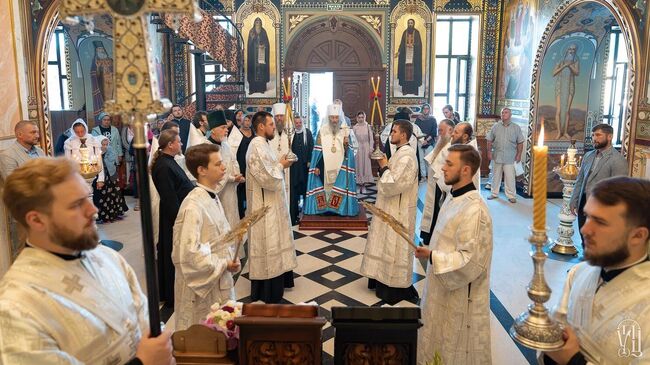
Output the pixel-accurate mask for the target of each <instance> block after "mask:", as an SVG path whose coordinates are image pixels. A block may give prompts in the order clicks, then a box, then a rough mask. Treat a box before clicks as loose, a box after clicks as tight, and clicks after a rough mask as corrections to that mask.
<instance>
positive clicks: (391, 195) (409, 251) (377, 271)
mask: <svg viewBox="0 0 650 365" xmlns="http://www.w3.org/2000/svg"><path fill="white" fill-rule="evenodd" d="M417 200H418V161H417V159H416V157H415V150H414V149H413V148H412V147H411V146H409V145H408V144H406V145H404V146H402V147H400V148H399V149H398V150H397V151H396V152H395V154H394V155H393V156H392V157H391V159H390V160H389V161H388V170H386V171H385V172H384V174H383V175H381V177H380V178H379V182H378V183H377V202H376V203H375V206H376V207H377V208H380V209H383V210H384V211H386V212H387V213H388V214H390V215H392V216H393V217H394V218H395V219H397V221H399V222H400V223H402V224H403V225H404V227H406V228H407V229H408V235H409V237H413V235H414V234H415V217H416V209H417ZM413 257H414V250H413V248H412V247H411V246H410V245H409V244H408V243H407V242H406V240H405V239H404V238H402V237H401V236H399V235H398V234H397V233H395V231H394V230H393V229H391V228H390V226H388V224H387V223H386V222H384V221H382V220H380V219H378V218H376V217H375V219H373V220H372V223H371V225H370V231H369V232H368V240H367V243H366V249H365V252H364V254H363V261H362V262H361V274H362V275H364V276H366V277H368V278H371V279H376V280H377V281H379V282H381V283H383V284H385V285H387V286H389V287H393V288H408V287H409V286H411V284H412V277H413Z"/></svg>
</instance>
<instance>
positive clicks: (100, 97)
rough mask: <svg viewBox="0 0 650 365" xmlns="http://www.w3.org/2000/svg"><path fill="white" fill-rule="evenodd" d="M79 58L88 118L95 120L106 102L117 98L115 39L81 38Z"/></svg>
mask: <svg viewBox="0 0 650 365" xmlns="http://www.w3.org/2000/svg"><path fill="white" fill-rule="evenodd" d="M79 60H80V62H81V69H82V72H83V79H84V88H85V93H86V111H87V113H88V118H89V119H90V118H91V117H92V119H93V122H94V117H95V116H96V115H98V114H99V113H100V112H101V111H103V110H104V103H105V102H106V101H107V100H112V99H114V98H115V85H114V79H113V74H114V72H115V70H114V67H113V64H114V62H113V41H112V40H111V39H109V38H106V37H99V36H96V37H87V38H83V39H81V40H80V43H79ZM89 122H90V120H89ZM89 124H92V123H89Z"/></svg>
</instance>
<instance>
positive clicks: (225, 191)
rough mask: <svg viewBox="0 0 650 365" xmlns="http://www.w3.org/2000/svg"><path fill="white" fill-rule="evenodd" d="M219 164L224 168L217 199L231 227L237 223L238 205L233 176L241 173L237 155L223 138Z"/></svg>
mask: <svg viewBox="0 0 650 365" xmlns="http://www.w3.org/2000/svg"><path fill="white" fill-rule="evenodd" d="M219 151H220V152H221V164H222V165H223V166H224V167H225V168H226V171H225V175H224V178H223V179H222V180H221V181H220V182H219V184H218V185H217V191H218V192H219V200H221V203H222V204H223V210H224V211H225V213H226V219H228V223H230V226H231V227H234V226H236V225H237V223H239V207H238V205H237V185H239V183H238V182H236V181H235V176H237V175H239V174H241V172H240V171H239V163H237V156H235V154H233V152H232V149H231V148H230V145H228V142H226V141H225V140H224V141H223V142H221V148H220V150H219Z"/></svg>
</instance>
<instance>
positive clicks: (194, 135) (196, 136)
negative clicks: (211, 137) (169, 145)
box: [185, 124, 208, 151]
mask: <svg viewBox="0 0 650 365" xmlns="http://www.w3.org/2000/svg"><path fill="white" fill-rule="evenodd" d="M207 142H208V137H206V136H205V134H204V133H203V132H202V131H201V130H200V129H197V128H196V127H195V126H194V124H190V134H189V136H188V137H187V146H186V148H185V150H186V151H187V149H188V148H190V147H192V146H196V145H199V144H201V143H207Z"/></svg>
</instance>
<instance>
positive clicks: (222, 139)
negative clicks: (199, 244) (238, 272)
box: [208, 110, 246, 253]
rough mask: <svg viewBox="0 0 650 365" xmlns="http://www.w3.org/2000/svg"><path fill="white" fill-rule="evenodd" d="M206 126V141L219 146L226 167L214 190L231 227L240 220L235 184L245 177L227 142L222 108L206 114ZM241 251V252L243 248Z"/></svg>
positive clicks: (225, 123) (226, 128)
mask: <svg viewBox="0 0 650 365" xmlns="http://www.w3.org/2000/svg"><path fill="white" fill-rule="evenodd" d="M208 127H209V129H210V137H208V142H210V143H214V144H216V145H218V146H219V147H220V154H221V163H222V164H223V165H224V167H225V168H226V175H225V178H224V179H222V180H221V181H219V183H218V184H217V188H216V190H217V192H218V193H219V199H220V200H221V203H222V204H223V209H224V211H225V213H226V218H227V219H228V223H230V226H231V227H234V226H236V225H237V224H238V223H239V220H240V219H239V207H238V205H237V185H239V184H241V183H243V182H245V181H246V179H245V178H244V175H242V174H241V173H240V171H239V164H238V163H237V156H235V154H234V153H233V152H232V150H231V148H230V145H229V144H228V125H227V119H226V114H225V113H224V112H223V110H215V111H213V112H211V113H210V114H209V115H208ZM233 128H234V127H233ZM242 247H243V246H242ZM241 253H243V249H242V252H241Z"/></svg>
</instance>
